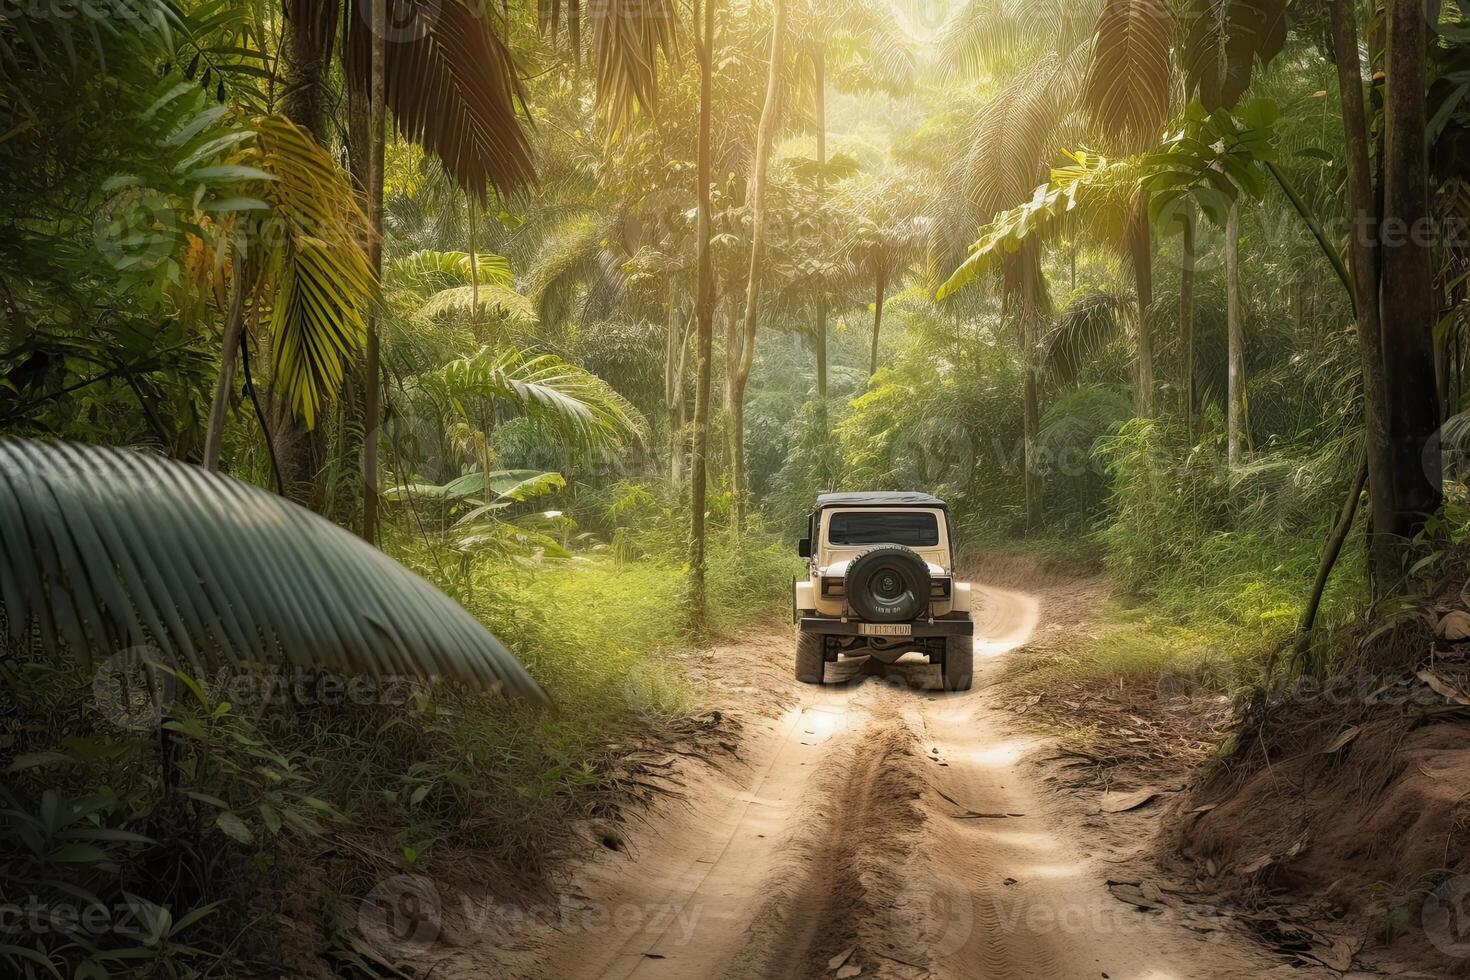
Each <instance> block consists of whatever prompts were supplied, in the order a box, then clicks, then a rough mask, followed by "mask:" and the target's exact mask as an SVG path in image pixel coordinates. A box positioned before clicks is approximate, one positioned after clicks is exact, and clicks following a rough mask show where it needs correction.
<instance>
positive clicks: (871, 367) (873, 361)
mask: <svg viewBox="0 0 1470 980" xmlns="http://www.w3.org/2000/svg"><path fill="white" fill-rule="evenodd" d="M887 288H888V265H887V264H886V263H883V262H880V263H879V264H878V290H877V292H878V295H877V297H876V298H875V299H874V301H873V347H872V350H871V351H870V352H869V353H868V377H870V378H871V377H872V376H873V375H875V374H877V373H878V337H879V335H880V334H881V332H882V330H883V293H884V291H885V290H887Z"/></svg>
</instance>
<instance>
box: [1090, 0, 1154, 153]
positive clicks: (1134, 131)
mask: <svg viewBox="0 0 1470 980" xmlns="http://www.w3.org/2000/svg"><path fill="white" fill-rule="evenodd" d="M1173 29H1174V18H1173V13H1172V11H1171V10H1170V0H1107V3H1106V4H1105V5H1104V7H1103V10H1102V13H1101V15H1099V17H1098V21H1097V38H1096V40H1095V41H1094V42H1093V49H1092V65H1091V67H1090V69H1089V70H1088V73H1087V85H1086V88H1085V90H1084V99H1085V101H1086V103H1087V107H1088V110H1089V111H1090V112H1091V114H1092V116H1093V118H1094V119H1095V120H1096V122H1097V124H1098V125H1099V126H1101V127H1102V128H1103V130H1104V131H1105V132H1107V133H1108V134H1109V135H1111V136H1115V137H1118V138H1122V139H1130V140H1147V139H1151V138H1153V137H1155V136H1157V135H1158V133H1159V131H1160V130H1161V129H1162V128H1163V126H1164V122H1165V121H1166V120H1167V119H1168V118H1169V101H1170V100H1169V96H1170V85H1171V79H1172V75H1173V72H1172V67H1171V66H1172V62H1171V60H1170V53H1171V51H1172V35H1173Z"/></svg>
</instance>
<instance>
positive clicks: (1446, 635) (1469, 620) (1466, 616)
mask: <svg viewBox="0 0 1470 980" xmlns="http://www.w3.org/2000/svg"><path fill="white" fill-rule="evenodd" d="M1434 631H1435V632H1436V633H1437V634H1439V638H1440V639H1441V640H1449V641H1451V642H1454V641H1457V640H1467V639H1470V613H1467V612H1465V610H1463V609H1455V610H1452V611H1450V612H1447V613H1445V614H1444V615H1443V616H1441V617H1440V619H1439V623H1438V625H1436V626H1435V628H1434Z"/></svg>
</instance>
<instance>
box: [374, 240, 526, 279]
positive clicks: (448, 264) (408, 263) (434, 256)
mask: <svg viewBox="0 0 1470 980" xmlns="http://www.w3.org/2000/svg"><path fill="white" fill-rule="evenodd" d="M474 270H478V272H479V280H480V283H481V285H485V284H494V285H497V286H503V287H506V288H509V287H510V284H511V279H512V276H511V271H510V260H509V259H507V258H506V257H505V256H503V255H496V254H495V253H494V252H478V253H476V254H475V256H474V258H473V260H471V257H470V254H469V253H468V252H441V251H437V250H435V249H422V250H420V251H417V252H414V253H412V254H411V255H406V256H404V257H403V258H401V259H398V260H396V261H395V262H394V263H393V264H392V266H390V268H389V274H390V276H391V278H392V279H393V280H394V281H395V282H398V283H402V284H406V285H411V286H419V285H431V286H439V287H441V288H442V287H445V286H449V285H451V284H452V285H465V284H468V283H469V282H470V280H471V277H472V274H473V272H474Z"/></svg>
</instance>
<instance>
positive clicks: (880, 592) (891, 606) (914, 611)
mask: <svg viewBox="0 0 1470 980" xmlns="http://www.w3.org/2000/svg"><path fill="white" fill-rule="evenodd" d="M845 587H846V590H847V604H848V605H849V606H851V607H852V610H853V612H855V613H857V614H858V615H859V616H860V617H862V618H863V619H865V620H867V621H868V622H870V623H905V622H909V621H910V620H914V619H918V618H919V617H920V616H922V615H923V614H924V611H925V610H926V609H928V608H929V564H928V563H927V562H925V561H924V559H923V558H921V557H919V555H918V553H917V552H914V551H911V550H909V549H908V548H904V547H900V546H898V545H884V546H882V547H880V548H873V549H871V550H869V551H865V552H863V553H862V554H860V555H858V556H857V557H856V558H854V559H853V560H852V563H851V564H850V565H848V566H847V582H846V583H845Z"/></svg>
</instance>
